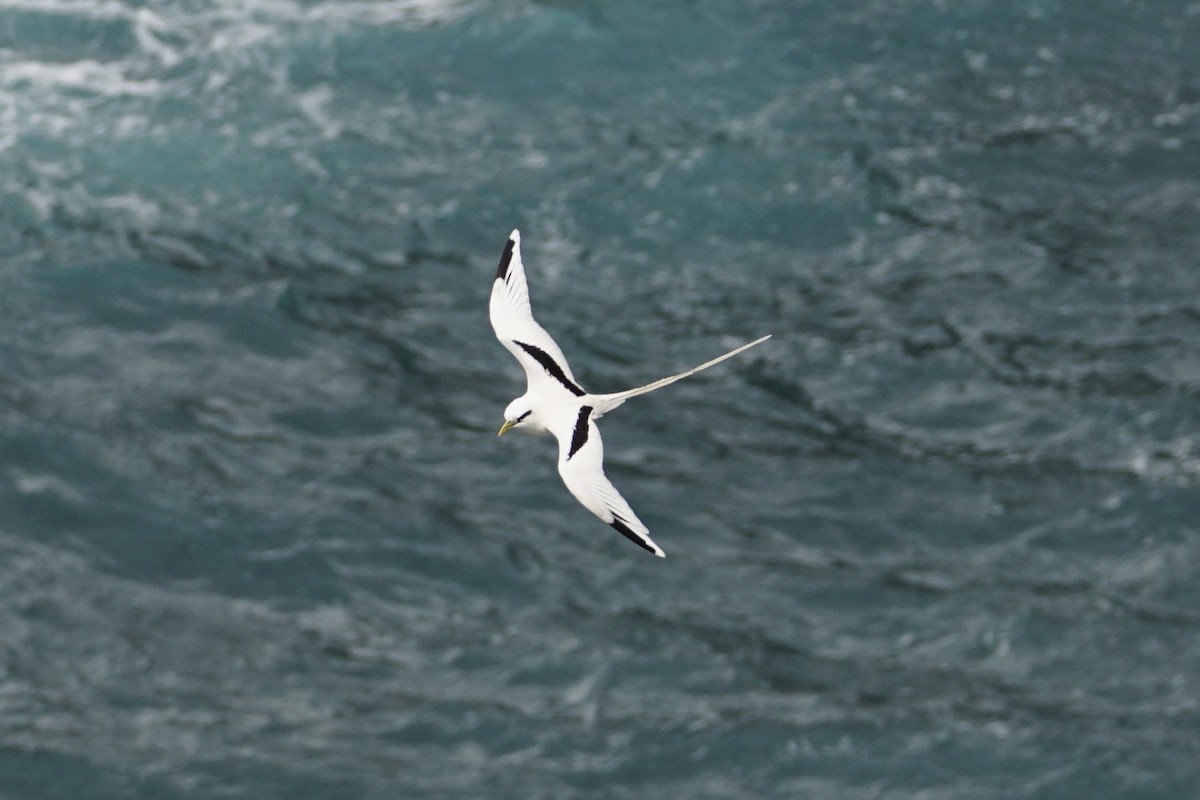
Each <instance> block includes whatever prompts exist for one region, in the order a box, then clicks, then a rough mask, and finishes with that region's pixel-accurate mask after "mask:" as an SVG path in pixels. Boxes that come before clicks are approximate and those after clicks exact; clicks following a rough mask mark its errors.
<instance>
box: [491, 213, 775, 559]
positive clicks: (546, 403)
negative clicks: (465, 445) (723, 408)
mask: <svg viewBox="0 0 1200 800" xmlns="http://www.w3.org/2000/svg"><path fill="white" fill-rule="evenodd" d="M489 312H490V315H491V319H492V328H493V329H495V331H496V338H497V339H499V340H500V343H501V344H502V345H504V346H505V347H506V348H508V351H509V352H510V353H512V354H513V355H514V356H515V357H516V359H517V361H519V362H520V364H521V366H522V367H523V368H524V369H525V377H526V379H527V381H528V385H527V388H526V390H525V394H523V395H521V396H520V397H518V398H517V399H516V400H513V401H512V402H511V403H509V404H508V408H506V409H504V424H503V425H501V426H500V432H499V433H498V434H497V436H503V435H504V434H505V433H507V432H508V431H510V430H519V431H525V432H527V433H533V434H540V433H550V434H552V435H553V436H554V438H555V439H557V440H558V474H559V475H561V476H562V479H563V483H565V484H566V485H567V489H569V490H570V492H571V494H573V495H575V498H576V499H577V500H578V501H579V502H580V503H582V504H583V507H584V508H586V509H587V510H588V511H591V512H592V513H593V514H595V515H596V516H597V517H599V518H600V519H601V520H602V521H603V522H605V523H606V524H608V525H611V526H612V527H613V528H614V529H615V530H616V531H617V532H618V533H620V534H621V535H622V536H624V537H625V538H627V539H629V540H630V541H632V542H633V543H634V544H636V545H638V546H639V547H641V548H643V549H645V550H649V551H650V552H651V553H654V555H656V556H659V557H660V558H661V557H663V556H664V555H665V554H664V553H663V551H662V548H661V547H659V546H658V545H657V544H655V543H654V540H653V539H651V538H650V529H649V528H647V527H646V526H645V525H644V524H643V523H642V521H641V520H640V519H638V517H637V514H634V513H633V509H632V508H630V507H629V503H627V502H625V498H623V497H621V494H620V493H619V492H618V491H617V490H616V488H615V487H614V486H613V485H612V483H611V482H610V481H609V480H608V478H607V477H605V475H604V443H603V442H602V441H601V440H600V430H599V429H598V428H597V427H596V420H598V419H600V418H601V417H602V416H604V415H605V414H607V413H608V412H609V411H612V410H613V409H614V408H616V407H617V406H619V405H621V404H622V403H624V402H625V401H626V400H628V399H629V398H631V397H637V396H638V395H640V394H646V393H647V392H653V391H654V390H655V389H661V388H662V387H664V386H666V385H668V384H671V383H674V382H675V381H677V380H680V379H681V378H686V377H688V376H689V375H694V374H696V373H697V372H700V371H701V370H704V369H708V368H709V367H711V366H714V365H716V364H719V363H721V362H722V361H724V360H725V359H727V358H732V357H733V356H736V355H737V354H738V353H741V352H743V351H745V350H748V349H750V348H751V347H754V346H755V345H756V344H761V343H762V342H765V341H766V340H767V339H770V338H771V335H770V334H767V335H766V336H764V337H762V338H761V339H755V340H754V341H753V342H750V343H748V344H744V345H742V346H741V347H739V348H737V349H736V350H731V351H729V352H728V353H726V354H725V355H723V356H719V357H717V358H714V359H713V360H712V361H706V362H705V363H703V364H701V365H700V366H698V367H693V368H692V369H689V370H687V371H686V372H680V373H679V374H678V375H671V376H670V377H667V378H662V379H660V380H657V381H654V382H653V383H648V384H646V385H645V386H639V387H638V388H636V389H629V390H628V391H624V392H613V393H611V394H592V393H591V392H589V391H587V390H585V389H584V388H583V387H582V386H580V385H579V381H577V380H576V379H575V376H574V375H573V374H571V367H570V365H569V364H568V363H567V359H566V357H565V356H563V352H562V350H561V349H559V346H558V345H557V344H555V342H554V339H552V338H551V337H550V334H548V333H546V330H545V328H543V327H542V326H541V325H539V324H538V323H537V320H535V319H534V318H533V310H532V308H531V307H530V305H529V285H528V283H527V282H526V279H525V267H524V265H523V264H522V263H521V234H520V231H516V230H514V231H513V232H512V235H510V236H509V237H508V244H506V245H505V247H504V253H503V254H502V255H501V256H500V265H499V267H498V268H497V269H496V281H495V283H494V284H492V299H491V302H490V304H489Z"/></svg>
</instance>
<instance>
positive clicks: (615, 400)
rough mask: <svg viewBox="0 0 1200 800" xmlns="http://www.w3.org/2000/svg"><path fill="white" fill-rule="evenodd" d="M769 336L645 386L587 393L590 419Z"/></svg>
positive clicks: (706, 367) (733, 354)
mask: <svg viewBox="0 0 1200 800" xmlns="http://www.w3.org/2000/svg"><path fill="white" fill-rule="evenodd" d="M770 338H771V334H769V333H768V334H767V335H766V336H763V337H762V338H761V339H755V340H754V341H753V342H749V343H747V344H744V345H742V346H741V347H738V348H736V349H734V350H730V351H729V352H728V353H726V354H725V355H723V356H717V357H716V358H714V359H713V360H712V361H705V362H704V363H703V364H701V365H700V366H698V367H692V368H691V369H689V370H686V371H684V372H680V373H679V374H678V375H669V376H667V377H666V378H659V379H658V380H656V381H654V382H653V383H647V384H646V385H645V386H639V387H637V388H636V389H627V390H625V391H623V392H612V393H611V394H593V395H588V399H587V402H588V403H590V404H592V407H593V408H594V409H595V410H594V411H593V412H592V419H599V418H600V417H602V416H604V415H605V414H607V413H608V412H609V411H612V410H613V409H614V408H616V407H617V406H619V405H621V403H624V402H625V401H626V400H628V399H629V398H631V397H637V396H638V395H640V394H648V393H650V392H653V391H654V390H656V389H661V388H663V387H664V386H669V385H671V384H672V383H674V382H675V381H680V380H683V379H684V378H687V377H690V376H692V375H695V374H696V373H697V372H701V371H703V370H706V369H708V368H709V367H715V366H716V365H717V364H720V363H721V362H722V361H724V360H725V359H727V358H733V357H734V356H736V355H737V354H738V353H742V352H745V351H746V350H749V349H750V348H751V347H754V346H755V345H756V344H762V343H763V342H765V341H766V340H767V339H770Z"/></svg>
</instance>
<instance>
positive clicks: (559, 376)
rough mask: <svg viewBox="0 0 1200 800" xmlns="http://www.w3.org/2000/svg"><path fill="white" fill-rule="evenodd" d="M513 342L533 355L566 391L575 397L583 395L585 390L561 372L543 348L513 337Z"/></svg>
mask: <svg viewBox="0 0 1200 800" xmlns="http://www.w3.org/2000/svg"><path fill="white" fill-rule="evenodd" d="M513 344H515V345H516V346H517V347H519V348H521V349H522V350H524V351H525V352H526V353H529V355H531V356H533V358H534V360H535V361H537V362H538V363H539V364H541V365H542V366H543V367H545V369H546V372H549V373H550V375H551V377H553V378H554V379H555V380H556V381H558V382H559V383H561V384H562V385H563V386H565V387H566V388H567V391H568V392H570V393H571V394H573V395H575V396H576V397H583V396H584V395H585V394H587V392H585V391H584V390H583V389H580V388H579V387H578V386H576V385H575V384H574V383H573V382H572V381H571V379H570V378H568V377H567V374H566V373H565V372H563V369H562V367H560V366H559V365H558V364H557V363H555V361H554V359H553V358H551V357H550V354H549V353H547V352H546V351H545V350H543V349H542V348H540V347H535V346H534V345H531V344H525V342H518V341H517V340H516V339H513Z"/></svg>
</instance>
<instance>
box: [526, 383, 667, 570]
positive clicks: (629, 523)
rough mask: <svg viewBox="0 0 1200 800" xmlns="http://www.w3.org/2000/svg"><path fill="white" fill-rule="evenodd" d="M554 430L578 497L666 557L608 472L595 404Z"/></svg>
mask: <svg viewBox="0 0 1200 800" xmlns="http://www.w3.org/2000/svg"><path fill="white" fill-rule="evenodd" d="M550 432H551V433H553V434H554V436H555V438H556V439H558V474H559V475H561V476H562V479H563V483H565V484H566V485H567V488H568V489H570V490H571V494H573V495H575V499H577V500H578V501H579V502H580V503H582V504H583V507H584V508H586V509H587V510H588V511H591V512H592V513H593V514H595V515H596V516H597V517H599V518H600V519H601V521H603V522H605V523H607V524H608V525H611V526H612V528H613V529H614V530H615V531H617V533H619V534H621V535H622V536H624V537H625V538H626V539H629V540H630V541H631V542H633V543H634V544H636V545H637V546H638V547H641V548H643V549H645V550H649V551H650V552H651V553H654V555H656V556H658V557H659V558H663V557H664V556H665V555H666V554H665V553H663V551H662V548H661V547H659V546H658V545H657V544H655V543H654V540H653V539H651V538H650V529H649V528H647V527H646V526H645V525H644V524H643V523H642V521H641V520H640V519H638V518H637V514H634V513H633V509H632V508H630V507H629V503H627V502H625V498H624V497H621V493H620V492H618V491H617V489H616V487H615V486H613V485H612V483H611V482H610V481H609V480H608V478H607V477H606V476H605V475H604V442H602V441H601V440H600V429H599V428H597V427H596V423H595V421H594V420H593V419H592V407H591V406H581V407H580V408H579V411H578V413H577V414H576V416H575V418H574V419H570V418H568V417H566V416H564V417H563V418H562V419H561V421H560V422H559V423H558V424H555V425H552V426H551V428H550Z"/></svg>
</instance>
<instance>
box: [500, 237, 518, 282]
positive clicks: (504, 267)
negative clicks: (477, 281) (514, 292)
mask: <svg viewBox="0 0 1200 800" xmlns="http://www.w3.org/2000/svg"><path fill="white" fill-rule="evenodd" d="M514 244H515V242H513V240H512V239H509V240H508V244H506V245H505V246H504V253H503V254H502V255H501V256H500V266H498V267H496V280H507V279H508V265H509V264H511V263H512V254H513V245H514Z"/></svg>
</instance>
